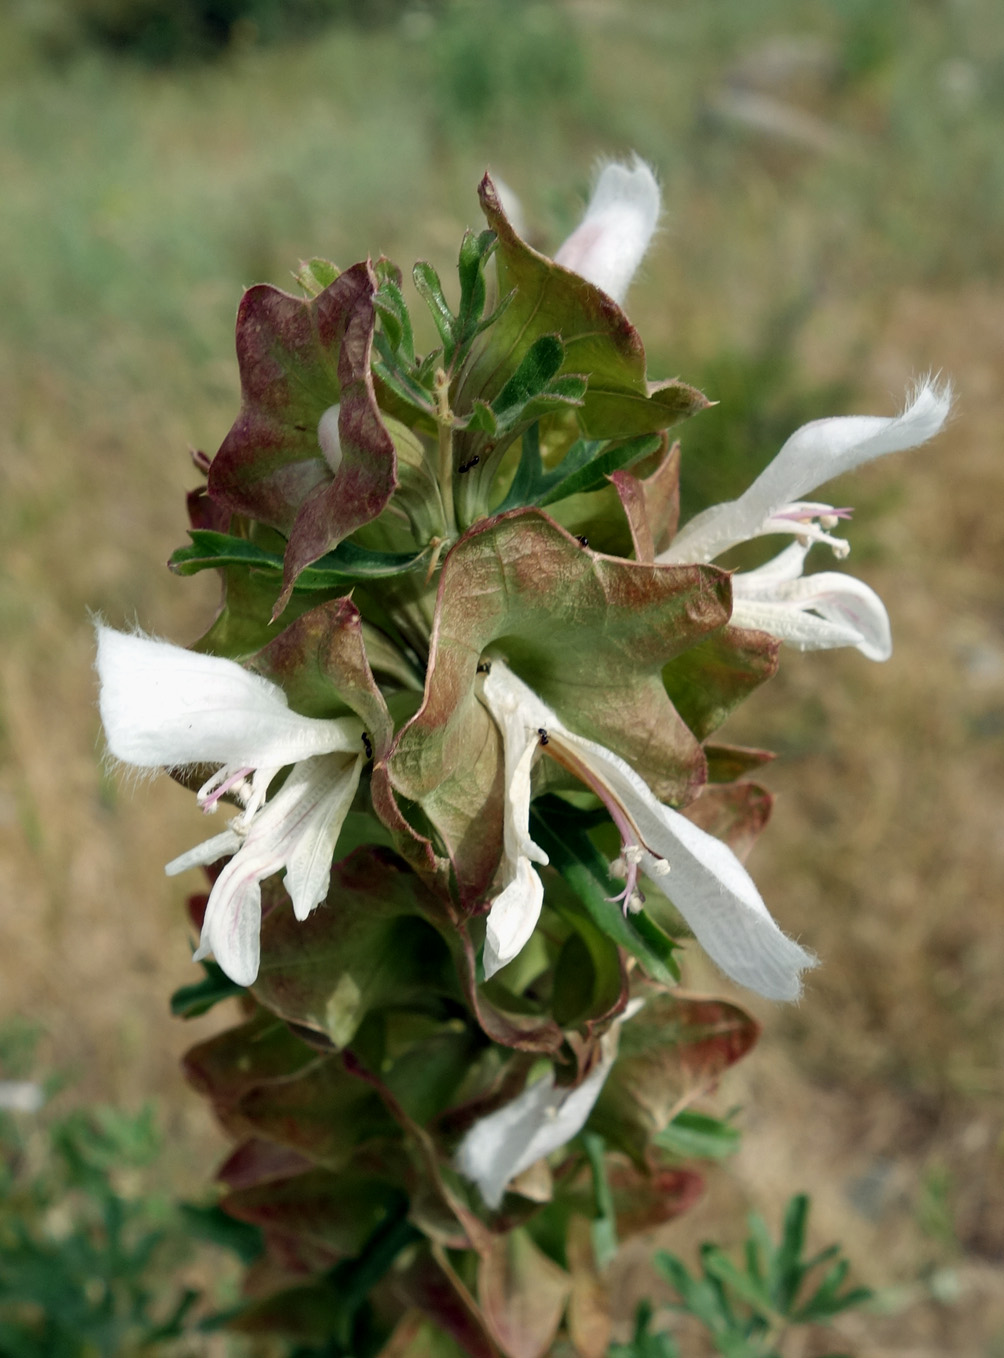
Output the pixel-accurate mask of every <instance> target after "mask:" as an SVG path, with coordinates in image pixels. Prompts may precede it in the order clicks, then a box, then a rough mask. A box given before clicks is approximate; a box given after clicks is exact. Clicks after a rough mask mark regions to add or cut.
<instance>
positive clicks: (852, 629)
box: [732, 542, 892, 660]
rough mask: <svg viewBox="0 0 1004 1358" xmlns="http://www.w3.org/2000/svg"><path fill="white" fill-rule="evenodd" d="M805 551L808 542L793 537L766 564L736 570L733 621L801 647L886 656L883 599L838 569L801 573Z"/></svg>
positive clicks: (886, 620) (889, 650)
mask: <svg viewBox="0 0 1004 1358" xmlns="http://www.w3.org/2000/svg"><path fill="white" fill-rule="evenodd" d="M808 552H809V544H808V543H800V542H793V543H792V544H791V546H790V547H786V548H785V549H784V551H783V552H781V553H779V555H777V556H776V557H774V559H773V560H772V561H768V562H767V563H766V564H765V565H763V566H760V567H758V568H757V569H756V570H753V571H743V572H740V573H739V574H737V575H734V576H733V577H732V599H733V605H732V622H733V624H734V625H735V626H736V627H750V628H755V629H756V630H758V631H761V632H769V633H770V634H771V636H775V637H778V638H779V639H780V640H781V641H784V642H787V643H788V645H790V646H797V647H798V648H799V650H803V651H818V650H828V649H830V648H831V647H834V646H856V647H857V649H858V650H859V651H860V652H861V653H862V655H866V656H867V657H868V659H869V660H888V659H889V657H890V655H891V654H892V636H891V633H890V629H889V615H888V613H886V611H885V605H884V604H883V603H882V600H881V599H880V598H879V596H878V595H877V594H876V593H875V591H874V590H873V589H871V588H870V587H869V586H868V585H866V584H865V583H864V582H863V581H861V580H856V579H855V578H854V576H853V575H844V574H843V573H842V572H840V571H820V572H819V573H818V574H817V575H808V576H803V575H802V567H803V566H804V564H805V558H806V556H807V555H808Z"/></svg>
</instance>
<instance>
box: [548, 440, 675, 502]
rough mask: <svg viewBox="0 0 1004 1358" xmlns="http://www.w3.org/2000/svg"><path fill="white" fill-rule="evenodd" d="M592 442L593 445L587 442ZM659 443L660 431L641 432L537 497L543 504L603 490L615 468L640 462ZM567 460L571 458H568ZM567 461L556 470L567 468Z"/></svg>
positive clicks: (572, 470) (610, 448)
mask: <svg viewBox="0 0 1004 1358" xmlns="http://www.w3.org/2000/svg"><path fill="white" fill-rule="evenodd" d="M587 446H589V445H587ZM658 446H659V436H658V434H640V435H639V436H638V437H637V438H633V439H626V440H624V442H621V443H615V444H613V445H609V446H607V447H606V448H605V449H604V451H603V452H601V453H598V454H597V455H596V456H595V457H593V458H592V459H591V460H590V461H589V462H588V463H586V464H585V465H584V466H580V467H576V468H569V469H568V472H567V474H566V475H564V476H562V477H561V479H560V480H558V481H556V482H553V484H552V485H551V487H550V488H549V489H548V490H546V491H545V492H544V494H543V495H542V496H541V498H540V499H539V500H538V501H537V503H538V504H540V505H552V504H556V503H557V501H558V500H565V499H567V498H568V497H569V496H570V495H583V494H585V493H586V492H588V491H593V490H602V489H603V487H604V486H605V485H606V484H607V478H608V477H609V475H610V473H611V472H615V471H619V470H620V469H621V468H622V467H627V466H629V465H630V464H631V463H632V462H637V461H638V459H639V458H642V457H645V456H647V454H649V453H651V452H653V451H654V450H655V449H656V448H657V447H658ZM565 460H566V461H567V458H566V459H565ZM564 470H565V463H564V462H563V463H562V464H561V466H560V467H558V468H556V471H559V472H560V471H564Z"/></svg>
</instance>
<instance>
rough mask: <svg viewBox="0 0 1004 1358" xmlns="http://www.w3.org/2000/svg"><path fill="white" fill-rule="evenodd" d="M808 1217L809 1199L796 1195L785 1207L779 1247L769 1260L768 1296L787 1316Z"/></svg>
mask: <svg viewBox="0 0 1004 1358" xmlns="http://www.w3.org/2000/svg"><path fill="white" fill-rule="evenodd" d="M808 1215H809V1199H808V1197H807V1196H806V1194H804V1193H798V1194H796V1196H795V1197H793V1198H792V1200H791V1202H789V1204H788V1208H787V1210H786V1212H785V1214H784V1226H783V1228H782V1232H781V1244H780V1246H779V1247H778V1250H777V1253H776V1254H775V1256H774V1259H773V1268H772V1270H771V1274H772V1276H771V1295H772V1296H773V1299H774V1304H775V1306H776V1307H777V1309H778V1310H779V1311H780V1312H781V1313H782V1314H784V1315H787V1313H788V1311H789V1310H790V1308H791V1306H792V1303H793V1302H794V1300H795V1297H796V1295H797V1293H798V1289H799V1288H800V1287H801V1285H802V1279H803V1277H804V1276H805V1267H804V1265H803V1264H802V1262H801V1259H802V1250H803V1249H804V1247H805V1223H806V1220H807V1218H808Z"/></svg>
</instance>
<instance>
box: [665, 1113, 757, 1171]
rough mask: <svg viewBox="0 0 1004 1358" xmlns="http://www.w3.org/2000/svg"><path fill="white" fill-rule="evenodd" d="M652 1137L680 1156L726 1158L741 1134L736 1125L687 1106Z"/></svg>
mask: <svg viewBox="0 0 1004 1358" xmlns="http://www.w3.org/2000/svg"><path fill="white" fill-rule="evenodd" d="M653 1139H654V1141H655V1144H656V1145H657V1146H661V1148H662V1149H663V1150H664V1151H669V1152H670V1154H671V1155H676V1156H679V1157H680V1159H686V1160H693V1159H700V1160H725V1159H727V1158H728V1157H729V1156H730V1155H734V1154H735V1153H736V1151H737V1150H738V1149H739V1142H740V1139H741V1138H740V1134H739V1129H738V1128H737V1127H732V1126H730V1125H729V1124H728V1123H727V1122H722V1121H721V1120H720V1119H719V1118H713V1117H709V1116H708V1115H707V1114H706V1113H695V1112H693V1111H692V1110H691V1109H689V1108H685V1109H684V1110H683V1112H682V1113H677V1115H676V1117H675V1118H674V1119H673V1121H672V1122H671V1123H670V1124H669V1126H668V1127H666V1128H665V1129H664V1130H663V1131H661V1132H659V1133H658V1135H657V1136H655V1137H654V1138H653Z"/></svg>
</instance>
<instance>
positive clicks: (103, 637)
mask: <svg viewBox="0 0 1004 1358" xmlns="http://www.w3.org/2000/svg"><path fill="white" fill-rule="evenodd" d="M97 668H98V675H99V676H100V679H101V699H100V707H101V720H102V722H103V723H104V728H105V734H106V736H107V738H108V747H109V749H110V750H111V752H112V754H113V755H114V756H115V758H116V759H121V760H123V761H124V762H125V763H127V764H136V765H138V766H139V767H141V768H164V767H166V768H178V767H181V766H183V765H185V764H202V763H219V764H227V765H232V766H234V767H241V766H245V765H246V766H251V767H255V768H257V767H260V766H267V767H273V768H281V767H282V766H283V765H285V764H293V763H296V761H297V760H300V759H306V758H308V757H309V756H311V755H319V754H325V753H328V752H331V751H336V750H341V751H345V752H346V753H348V752H349V751H351V752H352V753H353V754H354V753H355V752H356V750H357V749H358V747H359V739H360V735H359V733H360V731H361V729H362V728H361V725H360V723H359V721H358V720H357V719H356V718H355V717H339V718H336V719H334V720H331V721H325V720H321V719H319V718H316V717H303V716H301V715H300V714H299V713H298V712H292V711H290V709H289V705H288V704H287V702H286V695H285V694H284V693H283V691H282V689H281V688H279V687H278V685H276V684H273V683H271V682H270V681H269V680H267V679H263V678H261V676H260V675H257V674H252V673H251V672H250V671H249V670H246V669H244V668H243V667H242V666H241V665H238V664H236V662H235V661H233V660H225V659H223V657H222V656H215V655H200V654H199V653H198V652H196V651H186V650H185V649H184V648H183V647H181V646H173V645H171V643H170V642H167V641H155V640H153V639H152V638H151V637H143V636H135V635H129V634H127V633H125V632H116V631H113V630H112V629H111V628H109V627H99V628H98V659H97Z"/></svg>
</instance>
